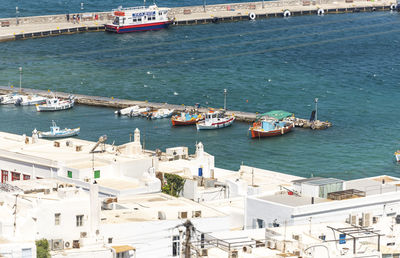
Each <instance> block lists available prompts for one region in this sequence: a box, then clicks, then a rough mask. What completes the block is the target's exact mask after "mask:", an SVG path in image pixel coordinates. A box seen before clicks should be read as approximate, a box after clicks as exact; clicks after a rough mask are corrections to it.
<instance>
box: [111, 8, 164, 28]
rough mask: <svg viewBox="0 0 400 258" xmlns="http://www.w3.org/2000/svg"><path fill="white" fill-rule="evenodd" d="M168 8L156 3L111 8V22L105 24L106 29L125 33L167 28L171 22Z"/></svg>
mask: <svg viewBox="0 0 400 258" xmlns="http://www.w3.org/2000/svg"><path fill="white" fill-rule="evenodd" d="M168 11H169V8H159V7H158V6H157V5H155V4H154V5H150V6H148V7H146V6H137V7H127V8H122V6H121V7H119V8H118V9H114V10H112V15H113V17H114V18H113V22H112V23H108V24H105V29H106V31H109V32H115V33H127V32H137V31H147V30H160V29H165V28H168V26H169V25H170V24H171V23H172V21H171V20H169V18H168Z"/></svg>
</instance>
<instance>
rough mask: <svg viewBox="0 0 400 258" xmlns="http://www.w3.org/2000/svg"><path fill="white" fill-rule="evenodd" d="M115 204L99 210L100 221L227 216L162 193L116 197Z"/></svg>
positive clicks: (198, 204) (119, 221)
mask: <svg viewBox="0 0 400 258" xmlns="http://www.w3.org/2000/svg"><path fill="white" fill-rule="evenodd" d="M116 206H117V209H113V210H102V211H101V223H103V224H110V223H124V222H134V221H159V220H179V219H182V220H186V219H195V218H211V217H226V216H227V215H226V214H225V213H222V212H220V211H217V210H215V209H213V208H211V207H208V206H206V205H202V204H200V203H196V202H193V201H190V200H187V199H185V198H175V197H172V196H169V195H166V194H163V193H155V194H146V195H131V196H124V197H121V198H120V197H118V201H117V202H116ZM182 213H183V214H182Z"/></svg>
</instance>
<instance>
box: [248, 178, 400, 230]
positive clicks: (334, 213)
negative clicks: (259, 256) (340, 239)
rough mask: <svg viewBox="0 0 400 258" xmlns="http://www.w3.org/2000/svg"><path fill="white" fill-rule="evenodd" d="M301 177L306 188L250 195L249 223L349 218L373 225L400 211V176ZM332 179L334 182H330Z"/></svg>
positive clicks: (356, 222)
mask: <svg viewBox="0 0 400 258" xmlns="http://www.w3.org/2000/svg"><path fill="white" fill-rule="evenodd" d="M300 181H301V184H306V186H302V187H300V188H301V189H303V191H302V192H301V191H295V190H292V191H291V190H290V189H287V190H284V191H279V192H276V193H274V194H264V195H258V196H248V197H247V199H246V226H247V227H252V228H260V227H272V226H273V225H278V224H279V225H280V226H282V225H283V224H284V223H286V224H287V225H299V224H308V223H310V221H311V222H312V223H322V222H329V221H340V222H345V221H347V222H348V223H350V224H352V225H360V226H370V225H372V224H375V223H377V222H378V221H379V220H381V219H384V218H386V217H387V216H391V217H393V216H396V215H397V214H400V195H399V192H398V191H399V190H400V188H399V187H398V185H399V183H400V179H398V178H395V177H388V176H379V177H372V178H364V179H357V180H350V181H346V182H343V181H341V180H333V179H324V180H322V179H317V180H314V179H310V180H308V181H307V180H300ZM329 181H330V183H331V184H333V185H334V186H332V185H329V183H328V184H327V182H329ZM298 182H299V181H297V182H295V183H298ZM318 182H319V183H318ZM340 183H342V185H341V186H339V185H340ZM338 184H339V185H338ZM295 188H296V187H293V188H291V189H295ZM300 188H298V186H297V189H300ZM327 189H328V190H327ZM329 189H331V191H332V192H330V191H329ZM340 189H343V190H341V191H340ZM337 190H339V191H337ZM324 196H326V197H324Z"/></svg>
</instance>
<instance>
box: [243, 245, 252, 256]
mask: <svg viewBox="0 0 400 258" xmlns="http://www.w3.org/2000/svg"><path fill="white" fill-rule="evenodd" d="M252 251H253V249H252V248H251V246H243V252H245V253H248V254H251V252H252Z"/></svg>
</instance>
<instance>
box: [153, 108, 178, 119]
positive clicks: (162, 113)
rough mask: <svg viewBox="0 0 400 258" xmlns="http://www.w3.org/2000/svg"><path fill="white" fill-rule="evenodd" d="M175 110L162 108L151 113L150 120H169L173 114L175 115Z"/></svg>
mask: <svg viewBox="0 0 400 258" xmlns="http://www.w3.org/2000/svg"><path fill="white" fill-rule="evenodd" d="M174 111H175V110H174V109H168V108H160V109H158V110H155V111H153V112H151V113H149V114H148V115H149V116H148V118H150V119H160V118H167V117H171V116H172V113H174Z"/></svg>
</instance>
